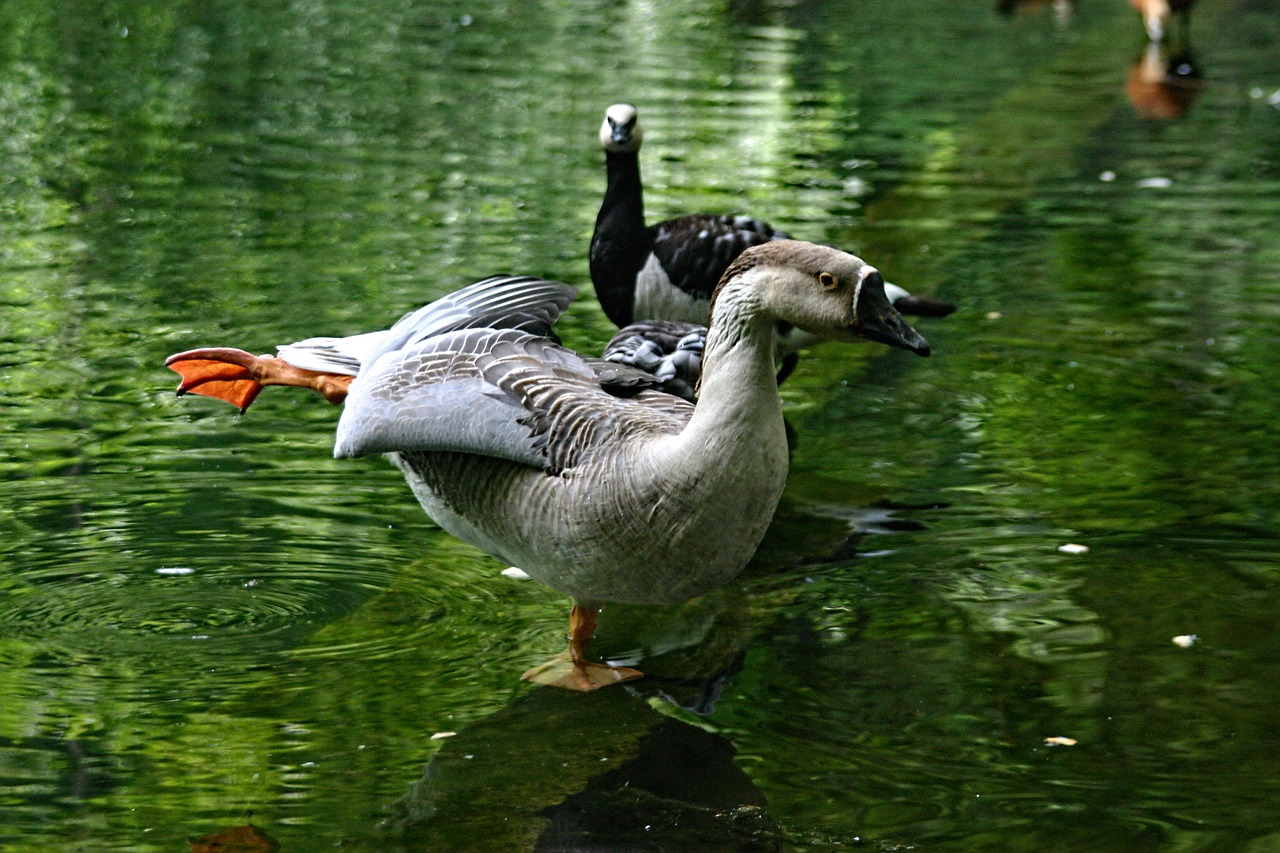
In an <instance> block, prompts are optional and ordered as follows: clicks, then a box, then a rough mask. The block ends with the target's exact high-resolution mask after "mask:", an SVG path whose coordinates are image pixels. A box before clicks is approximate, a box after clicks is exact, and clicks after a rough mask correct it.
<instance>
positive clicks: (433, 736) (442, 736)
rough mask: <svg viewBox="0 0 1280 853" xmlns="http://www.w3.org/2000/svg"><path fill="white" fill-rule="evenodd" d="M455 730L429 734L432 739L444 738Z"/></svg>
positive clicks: (454, 733)
mask: <svg viewBox="0 0 1280 853" xmlns="http://www.w3.org/2000/svg"><path fill="white" fill-rule="evenodd" d="M456 734H457V732H436V733H435V734H433V735H432V736H431V739H432V740H444V739H445V738H447V737H453V736H454V735H456Z"/></svg>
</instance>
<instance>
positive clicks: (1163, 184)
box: [1138, 178, 1173, 190]
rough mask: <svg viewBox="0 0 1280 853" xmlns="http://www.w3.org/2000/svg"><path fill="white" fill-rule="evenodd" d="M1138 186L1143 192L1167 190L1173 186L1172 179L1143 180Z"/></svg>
mask: <svg viewBox="0 0 1280 853" xmlns="http://www.w3.org/2000/svg"><path fill="white" fill-rule="evenodd" d="M1138 186H1139V187H1141V188H1142V189H1144V190H1167V189H1168V188H1169V187H1171V186H1173V179H1172V178H1143V179H1142V180H1140V181H1138Z"/></svg>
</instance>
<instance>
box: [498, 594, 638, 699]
mask: <svg viewBox="0 0 1280 853" xmlns="http://www.w3.org/2000/svg"><path fill="white" fill-rule="evenodd" d="M596 612H597V611H596V608H594V607H590V606H588V605H585V604H578V603H577V602H574V605H573V610H572V611H571V612H570V613H569V650H568V652H567V653H565V654H561V655H557V656H556V657H554V658H552V659H551V660H549V661H547V662H546V663H544V664H540V665H539V666H535V667H534V668H533V669H530V670H529V671H527V672H526V673H525V674H524V675H522V676H521V678H523V679H524V680H525V681H532V682H534V683H536V684H547V685H550V686H552V687H563V688H565V689H567V690H581V691H583V692H586V691H589V690H596V689H598V688H601V687H608V686H609V685H610V684H619V683H621V682H623V681H630V680H632V679H634V678H640V677H641V676H643V675H644V673H642V672H640V671H639V670H637V669H631V668H630V667H625V666H611V665H609V664H607V663H596V662H595V661H589V660H586V658H585V652H586V647H587V641H588V640H590V639H591V638H592V637H593V636H594V635H595V633H596Z"/></svg>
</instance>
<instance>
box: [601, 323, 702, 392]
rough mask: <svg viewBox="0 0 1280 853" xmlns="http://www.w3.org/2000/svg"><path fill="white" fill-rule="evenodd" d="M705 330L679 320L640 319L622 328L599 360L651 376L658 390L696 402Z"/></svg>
mask: <svg viewBox="0 0 1280 853" xmlns="http://www.w3.org/2000/svg"><path fill="white" fill-rule="evenodd" d="M706 343H707V327H706V326H699V325H698V324H696V323H685V322H681V321H680V320H641V321H639V322H636V323H632V324H631V325H629V326H623V327H622V328H621V329H619V330H618V333H617V334H616V335H614V336H613V338H612V339H610V341H609V342H608V343H607V344H605V346H604V351H603V352H602V353H601V354H600V357H601V358H603V359H604V360H605V361H610V362H613V363H614V364H625V365H627V366H628V367H634V368H636V369H637V370H642V371H644V372H645V373H648V374H650V375H652V376H653V377H654V378H655V379H656V380H657V381H658V382H659V383H660V385H659V387H660V388H661V389H662V390H663V391H666V392H667V393H668V394H674V395H676V396H677V397H680V398H681V399H683V400H687V401H689V402H690V403H696V402H697V400H698V395H697V388H698V379H699V377H700V376H701V375H702V351H703V349H704V348H705V347H706Z"/></svg>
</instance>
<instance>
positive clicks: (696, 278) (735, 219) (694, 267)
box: [653, 214, 787, 299]
mask: <svg viewBox="0 0 1280 853" xmlns="http://www.w3.org/2000/svg"><path fill="white" fill-rule="evenodd" d="M653 231H654V243H653V253H654V255H655V256H656V257H657V259H658V262H659V263H661V264H662V268H663V270H665V271H666V273H667V277H668V278H669V279H671V283H672V284H673V285H675V286H676V287H678V288H680V289H681V290H683V291H685V292H686V293H691V294H693V295H695V296H698V297H700V298H703V299H710V298H711V292H712V291H713V290H715V287H716V285H717V284H718V283H719V282H720V276H721V275H723V274H724V271H725V270H726V269H727V268H728V266H729V264H730V263H732V262H733V259H734V258H736V257H738V255H741V254H742V253H743V252H744V251H746V250H747V249H749V248H750V247H752V246H758V245H759V244H761V243H768V242H769V241H770V240H785V239H787V235H786V234H784V233H783V232H781V231H778V230H776V229H775V228H773V226H771V225H770V224H769V223H767V222H764V221H762V220H759V219H755V218H753V217H750V216H713V215H706V214H692V215H690V216H680V217H677V218H675V219H668V220H666V221H665V222H659V223H658V224H657V225H654V226H653Z"/></svg>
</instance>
